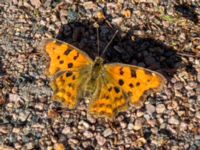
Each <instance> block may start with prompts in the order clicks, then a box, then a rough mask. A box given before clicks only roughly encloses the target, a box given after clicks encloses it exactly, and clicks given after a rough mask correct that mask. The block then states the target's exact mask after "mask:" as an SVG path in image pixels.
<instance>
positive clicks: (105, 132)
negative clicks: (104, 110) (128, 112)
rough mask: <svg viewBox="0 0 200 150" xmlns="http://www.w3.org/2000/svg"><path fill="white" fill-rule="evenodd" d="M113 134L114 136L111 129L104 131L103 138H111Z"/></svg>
mask: <svg viewBox="0 0 200 150" xmlns="http://www.w3.org/2000/svg"><path fill="white" fill-rule="evenodd" d="M111 134H112V129H110V128H107V129H106V130H104V131H103V136H104V137H107V136H109V135H111Z"/></svg>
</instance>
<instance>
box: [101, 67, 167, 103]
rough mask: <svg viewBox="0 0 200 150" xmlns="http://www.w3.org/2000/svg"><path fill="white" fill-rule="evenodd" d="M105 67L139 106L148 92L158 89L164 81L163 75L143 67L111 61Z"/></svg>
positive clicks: (132, 101)
mask: <svg viewBox="0 0 200 150" xmlns="http://www.w3.org/2000/svg"><path fill="white" fill-rule="evenodd" d="M105 69H106V71H107V72H108V73H109V75H110V76H111V77H112V78H113V80H114V81H115V82H116V84H117V85H118V86H119V87H120V88H122V90H123V91H124V93H126V94H127V95H128V96H129V97H130V102H129V103H130V104H132V105H135V106H141V104H142V101H143V100H144V98H145V97H146V96H147V95H148V94H149V93H150V92H157V91H160V90H161V89H162V87H163V86H164V84H165V83H166V79H165V78H164V76H163V75H161V74H159V73H157V72H154V71H151V70H149V69H145V68H143V67H138V66H133V65H126V64H121V63H113V64H106V65H105Z"/></svg>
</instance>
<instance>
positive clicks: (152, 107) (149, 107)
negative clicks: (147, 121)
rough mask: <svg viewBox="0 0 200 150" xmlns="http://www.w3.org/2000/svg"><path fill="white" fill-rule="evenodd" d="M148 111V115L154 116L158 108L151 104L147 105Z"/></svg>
mask: <svg viewBox="0 0 200 150" xmlns="http://www.w3.org/2000/svg"><path fill="white" fill-rule="evenodd" d="M145 107H146V110H147V113H148V114H152V113H154V112H155V110H156V108H155V106H153V105H151V104H146V106H145Z"/></svg>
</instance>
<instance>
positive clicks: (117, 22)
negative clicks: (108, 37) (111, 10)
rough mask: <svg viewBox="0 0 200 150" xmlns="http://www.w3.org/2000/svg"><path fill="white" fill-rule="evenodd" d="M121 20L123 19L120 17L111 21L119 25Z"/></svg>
mask: <svg viewBox="0 0 200 150" xmlns="http://www.w3.org/2000/svg"><path fill="white" fill-rule="evenodd" d="M122 21H123V18H122V17H118V18H114V19H112V23H113V24H116V25H120V24H121V23H122Z"/></svg>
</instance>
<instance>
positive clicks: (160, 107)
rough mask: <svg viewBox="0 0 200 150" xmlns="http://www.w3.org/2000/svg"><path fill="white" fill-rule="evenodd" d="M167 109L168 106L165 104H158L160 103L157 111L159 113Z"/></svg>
mask: <svg viewBox="0 0 200 150" xmlns="http://www.w3.org/2000/svg"><path fill="white" fill-rule="evenodd" d="M165 110H166V107H165V105H164V104H158V105H157V106H156V112H157V113H158V114H160V113H164V112H165Z"/></svg>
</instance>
